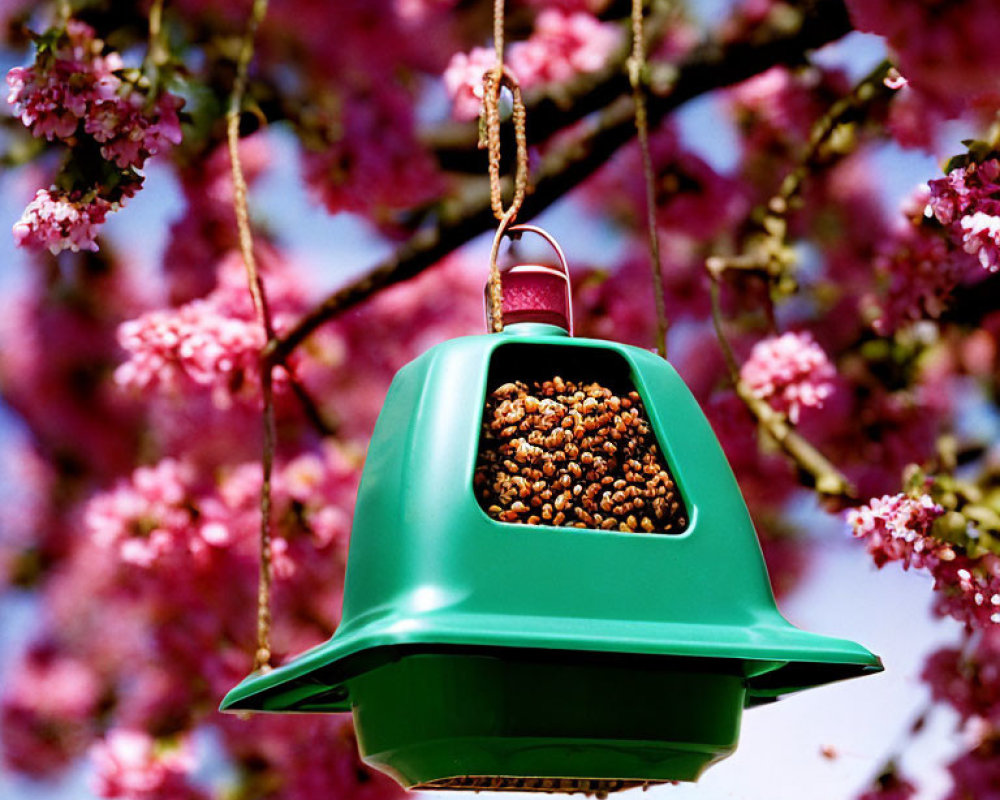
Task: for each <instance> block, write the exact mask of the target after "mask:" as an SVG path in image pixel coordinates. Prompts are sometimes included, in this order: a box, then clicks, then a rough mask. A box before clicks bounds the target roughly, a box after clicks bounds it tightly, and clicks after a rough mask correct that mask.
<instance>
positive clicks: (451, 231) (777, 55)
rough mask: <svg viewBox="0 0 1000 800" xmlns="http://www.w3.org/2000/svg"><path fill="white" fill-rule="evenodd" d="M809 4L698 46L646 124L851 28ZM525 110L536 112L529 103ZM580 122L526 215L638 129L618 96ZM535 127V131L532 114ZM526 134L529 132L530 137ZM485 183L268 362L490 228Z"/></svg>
mask: <svg viewBox="0 0 1000 800" xmlns="http://www.w3.org/2000/svg"><path fill="white" fill-rule="evenodd" d="M812 6H814V7H815V8H816V9H818V10H817V11H816V13H815V14H808V15H806V16H805V18H804V20H803V23H802V25H801V26H800V27H799V28H798V29H797V30H791V31H789V30H787V29H785V28H776V29H774V30H773V31H772V32H770V33H769V34H767V35H763V34H762V35H761V36H760V37H759V38H758V39H757V40H756V41H755V43H754V45H753V46H751V45H749V44H747V43H717V44H715V45H712V46H707V45H706V46H703V47H701V48H699V49H698V50H697V52H696V53H694V54H692V55H691V56H690V57H689V58H688V59H686V60H685V61H684V62H683V63H681V64H679V65H678V66H677V68H676V69H677V72H676V77H675V80H674V81H673V83H672V84H671V91H670V92H669V94H667V95H664V96H653V97H651V98H650V103H649V122H650V125H655V124H657V123H658V122H659V121H660V120H661V119H663V117H664V116H666V115H667V114H668V113H670V112H671V111H673V110H674V109H676V108H678V107H680V106H681V105H683V104H684V103H686V102H687V101H688V100H690V99H692V98H694V97H698V96H701V95H702V94H705V93H706V92H710V91H713V90H715V89H719V88H721V87H724V86H729V85H731V84H733V83H737V82H739V81H742V80H746V79H747V78H750V77H753V76H754V75H757V74H759V73H761V72H764V71H765V70H767V69H769V68H771V67H772V66H774V65H775V64H780V63H785V62H787V61H789V60H792V59H795V58H801V55H802V53H803V51H804V50H807V49H809V48H813V47H819V46H821V45H823V44H826V43H827V42H830V41H833V40H835V39H838V38H840V37H841V36H843V35H844V34H845V33H847V32H848V31H849V30H850V22H849V20H848V19H847V15H846V12H845V11H844V9H843V5H842V3H840V2H835V0H819V1H818V2H816V3H814V4H812ZM619 80H621V81H623V82H624V83H625V86H626V89H627V87H628V81H627V79H626V78H625V77H624V76H619ZM605 99H606V96H605ZM528 113H529V114H533V113H534V112H533V111H532V110H531V109H529V111H528ZM581 126H582V128H583V130H582V131H581V132H580V133H578V134H577V135H575V136H573V137H572V138H571V139H569V140H568V141H566V142H564V143H563V144H561V145H560V146H559V147H558V148H553V149H552V150H551V151H550V152H549V154H548V155H547V156H546V157H545V158H544V159H543V160H542V163H541V165H540V167H539V169H538V170H537V172H536V174H535V175H534V176H533V178H534V179H533V180H532V186H533V191H532V193H531V194H529V195H528V196H527V197H526V198H525V202H524V207H523V209H522V214H523V216H526V217H530V216H532V215H533V214H537V213H538V212H540V211H542V210H543V209H545V208H547V207H548V206H549V205H550V204H551V203H553V202H554V201H555V200H557V199H559V198H560V197H562V195H564V194H565V193H566V192H568V191H569V190H570V189H572V188H573V187H575V186H577V185H578V184H579V183H581V182H582V181H583V180H585V179H586V178H587V177H589V176H590V175H591V174H592V173H593V172H594V171H595V170H597V169H598V168H599V167H600V166H602V165H603V164H605V163H606V162H607V160H608V159H609V158H610V156H611V155H612V154H613V153H614V152H615V151H616V150H617V149H618V148H620V147H621V146H622V145H624V144H625V143H626V142H628V141H630V140H631V138H632V136H633V135H634V131H635V128H634V105H633V103H632V100H631V98H629V97H628V96H627V95H626V96H623V97H622V96H616V99H612V100H611V101H610V104H609V105H607V106H605V107H603V108H602V109H601V110H600V111H598V112H597V113H596V114H595V115H593V118H592V119H587V120H585V121H583V122H582V123H581ZM470 130H471V129H470ZM532 130H536V121H535V117H534V116H532ZM530 135H531V132H530V131H529V141H530ZM475 144H476V137H475V136H473V137H472V139H471V143H470V145H469V147H470V148H471V149H474V148H475ZM483 189H485V191H482V190H476V191H472V192H470V193H469V194H468V195H467V196H466V197H464V198H461V199H459V200H457V201H456V202H455V203H453V204H451V205H449V204H448V203H444V204H442V205H441V206H440V207H438V208H437V209H436V212H437V221H436V223H435V224H430V225H427V226H424V227H422V228H421V229H419V230H418V231H417V232H416V233H415V234H414V235H413V236H412V237H411V238H410V239H409V240H407V241H406V242H404V243H403V244H402V245H401V246H400V247H399V249H398V250H397V251H396V252H395V253H394V254H393V255H391V256H390V257H389V258H387V259H386V260H384V261H382V262H380V263H379V264H377V265H376V266H375V267H374V268H373V269H372V270H370V271H369V272H368V273H366V274H365V275H362V276H361V277H360V278H359V279H357V280H356V281H354V282H352V283H350V284H348V285H346V286H344V287H342V288H340V289H338V290H336V291H335V292H333V293H332V294H330V295H328V296H327V297H326V298H324V299H323V300H322V301H320V302H319V303H318V304H317V305H316V306H315V307H314V308H313V309H312V310H310V311H308V312H307V313H306V314H305V315H304V316H303V317H301V318H300V319H299V320H298V321H297V322H296V323H295V324H294V325H293V326H292V327H291V328H290V329H289V330H288V331H287V332H286V333H285V334H284V335H283V336H282V337H280V338H279V339H277V340H275V341H272V342H270V343H269V344H268V347H267V351H266V352H267V356H268V358H269V359H270V361H271V363H280V362H282V361H284V359H285V358H287V357H288V355H289V354H290V353H291V352H292V351H293V350H295V348H296V347H298V346H299V345H300V344H301V343H302V342H303V341H304V340H305V339H306V338H307V337H308V336H309V335H310V334H311V333H312V332H313V331H314V330H316V328H318V327H319V326H320V325H322V324H323V323H324V322H327V321H328V320H330V319H332V318H333V317H335V316H336V315H337V314H339V313H341V312H342V311H344V310H346V309H348V308H350V307H352V306H354V305H356V304H358V303H360V302H362V301H364V300H366V299H367V298H369V297H371V296H372V295H373V294H375V293H376V292H378V291H379V290H381V289H384V288H385V287H387V286H391V285H392V284H395V283H398V282H400V281H404V280H407V279H409V278H412V277H414V276H415V275H417V274H419V273H420V272H421V271H423V270H424V269H426V268H427V267H429V266H431V265H432V264H434V263H436V262H437V261H438V260H439V259H441V258H443V257H444V256H445V255H447V254H448V253H450V252H452V251H454V250H455V249H457V248H458V247H459V246H461V245H462V244H464V243H465V242H467V241H469V240H470V239H472V238H473V237H474V236H477V235H478V234H480V233H483V232H484V231H487V230H489V229H490V228H492V227H493V225H494V220H493V214H492V212H491V210H490V197H489V190H488V187H485V186H484V187H483Z"/></svg>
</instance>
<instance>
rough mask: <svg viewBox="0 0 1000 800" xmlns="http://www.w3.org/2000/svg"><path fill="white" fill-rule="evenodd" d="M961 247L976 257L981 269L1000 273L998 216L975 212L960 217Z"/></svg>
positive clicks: (999, 218)
mask: <svg viewBox="0 0 1000 800" xmlns="http://www.w3.org/2000/svg"><path fill="white" fill-rule="evenodd" d="M959 225H960V226H961V228H962V247H963V248H964V249H965V252H966V253H969V254H970V255H974V256H978V258H979V263H980V264H982V266H983V269H985V270H988V271H989V272H997V271H1000V216H996V215H994V214H984V213H983V212H982V211H976V212H975V213H974V214H969V215H966V216H964V217H962V219H961V221H960V222H959Z"/></svg>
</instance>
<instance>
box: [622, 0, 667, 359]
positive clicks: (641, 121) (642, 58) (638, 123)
mask: <svg viewBox="0 0 1000 800" xmlns="http://www.w3.org/2000/svg"><path fill="white" fill-rule="evenodd" d="M646 71H647V65H646V49H645V43H644V41H643V35H642V0H632V55H631V57H630V58H629V60H628V76H629V82H630V83H631V84H632V103H633V104H634V105H635V130H636V134H637V135H638V138H639V152H640V153H641V154H642V174H643V179H644V183H645V187H646V231H647V234H648V236H649V272H650V275H651V277H652V279H653V300H654V304H655V306H656V351H657V352H658V353H659V354H660V357H661V358H666V357H667V330H668V328H669V327H670V321H669V320H668V319H667V306H666V301H665V300H664V297H663V263H662V260H661V259H660V237H659V235H658V234H657V232H656V175H655V173H654V171H653V156H652V154H651V153H650V151H649V115H648V113H647V110H646V86H645V84H646V82H647V81H646V76H645V74H644V73H645V72H646Z"/></svg>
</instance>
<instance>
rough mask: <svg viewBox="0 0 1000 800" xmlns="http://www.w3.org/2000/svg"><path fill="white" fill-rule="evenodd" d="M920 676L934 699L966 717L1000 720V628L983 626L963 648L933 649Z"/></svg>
mask: <svg viewBox="0 0 1000 800" xmlns="http://www.w3.org/2000/svg"><path fill="white" fill-rule="evenodd" d="M921 677H922V678H923V680H924V681H925V682H926V683H927V684H928V685H929V686H930V689H931V692H932V694H933V696H934V699H935V700H939V701H943V702H946V703H948V704H949V705H951V706H952V707H953V708H954V709H955V710H956V711H957V712H958V713H959V714H960V715H961V717H962V719H963V720H970V719H976V718H978V719H984V720H988V721H990V722H991V723H992V724H996V723H998V722H1000V628H986V629H984V630H983V631H982V633H981V634H980V635H978V636H976V637H974V639H971V640H968V641H967V642H966V644H965V647H964V648H956V647H945V648H942V649H941V650H937V651H936V652H934V653H932V654H931V656H930V657H929V658H928V659H927V663H926V664H925V665H924V670H923V674H922V675H921Z"/></svg>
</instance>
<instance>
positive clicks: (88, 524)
mask: <svg viewBox="0 0 1000 800" xmlns="http://www.w3.org/2000/svg"><path fill="white" fill-rule="evenodd" d="M357 466H358V464H357V462H356V461H355V460H354V459H353V458H351V457H349V455H348V454H347V453H345V452H344V451H343V450H342V449H340V448H337V447H334V446H332V445H331V446H329V447H326V448H324V449H323V450H322V451H321V452H319V453H314V452H306V453H303V454H301V455H300V456H298V457H296V458H294V459H292V460H291V461H289V462H288V463H286V464H284V465H281V466H280V467H279V469H278V470H277V471H276V472H275V474H274V476H273V478H272V485H273V486H272V491H273V504H274V506H275V508H276V517H277V518H278V519H280V518H281V515H282V513H283V512H284V511H285V510H287V509H288V508H289V507H290V506H292V505H294V506H295V507H296V508H297V509H298V511H297V514H296V517H295V518H294V519H289V520H288V521H289V523H294V524H295V525H298V526H305V530H306V531H308V533H309V537H308V538H309V541H310V543H311V544H310V547H316V548H321V549H322V548H326V547H330V546H336V547H346V544H347V536H348V531H349V530H350V517H349V515H348V513H347V511H346V510H345V509H349V508H350V507H351V505H353V492H354V488H355V486H356V480H357ZM259 494H260V465H259V464H256V463H253V462H248V463H244V464H239V465H235V466H231V467H229V468H227V469H225V470H224V471H223V473H222V475H221V476H220V477H219V478H218V479H217V481H216V482H215V485H211V484H210V483H209V482H207V481H206V480H205V478H204V476H202V475H200V474H199V471H198V469H197V468H196V466H195V465H193V464H192V463H190V462H184V461H178V460H176V459H173V458H166V459H163V460H161V461H160V462H158V463H157V464H154V465H152V466H148V467H139V468H137V469H136V470H135V471H134V472H133V473H132V475H131V476H129V477H128V478H125V479H122V480H120V481H118V482H117V483H116V484H115V485H114V486H113V487H111V488H110V489H108V490H106V491H103V492H100V493H98V494H96V495H94V497H93V498H91V500H90V501H89V502H88V503H87V505H86V508H85V510H84V515H83V521H84V528H85V530H86V532H87V535H88V537H89V538H90V540H91V541H92V542H93V543H94V545H96V546H97V547H98V548H100V549H102V550H105V551H111V552H113V553H114V554H115V556H116V558H117V559H118V560H119V561H120V562H121V563H123V564H127V565H132V566H134V567H139V568H141V569H147V570H149V569H152V568H155V567H157V565H158V564H159V563H160V562H162V561H164V560H166V559H170V558H171V557H172V556H179V557H182V558H187V557H193V558H195V559H200V560H204V559H205V558H207V557H208V556H209V555H210V553H211V551H212V550H213V549H217V550H224V549H226V548H229V547H233V546H240V547H242V546H244V545H245V544H246V543H247V542H253V541H254V538H255V536H256V532H257V530H258V524H257V522H256V519H257V513H258V508H259V505H258V504H259ZM273 550H274V555H275V573H276V575H278V576H283V577H287V576H289V575H291V574H292V573H293V572H294V571H295V569H296V566H295V562H296V559H294V558H293V557H292V554H290V552H289V544H288V541H287V540H285V539H281V538H279V539H276V540H275V541H274V543H273ZM292 553H294V547H293V548H292Z"/></svg>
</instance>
